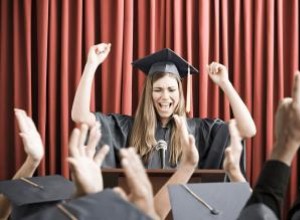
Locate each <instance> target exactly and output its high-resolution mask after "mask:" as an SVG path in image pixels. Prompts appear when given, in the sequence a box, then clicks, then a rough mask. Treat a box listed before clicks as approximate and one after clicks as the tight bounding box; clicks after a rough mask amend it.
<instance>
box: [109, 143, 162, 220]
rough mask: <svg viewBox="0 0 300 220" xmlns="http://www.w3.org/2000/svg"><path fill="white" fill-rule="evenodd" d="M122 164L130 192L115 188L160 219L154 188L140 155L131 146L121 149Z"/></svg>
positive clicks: (148, 213)
mask: <svg viewBox="0 0 300 220" xmlns="http://www.w3.org/2000/svg"><path fill="white" fill-rule="evenodd" d="M120 156H121V164H122V167H123V168H124V173H125V176H126V182H127V185H128V188H129V191H130V192H129V193H128V194H126V192H125V191H124V189H122V188H120V187H116V188H115V189H114V190H115V192H117V193H118V194H119V195H120V196H121V197H122V198H123V199H125V200H127V201H129V202H131V203H133V204H134V205H135V206H136V207H138V208H139V209H140V210H141V211H143V212H144V213H146V214H147V215H148V216H150V217H151V218H152V219H159V217H158V215H157V213H156V210H155V207H154V199H153V189H152V185H151V183H150V180H149V178H148V176H147V173H146V171H145V168H144V166H143V164H142V161H141V159H140V157H139V156H138V155H137V153H136V152H135V150H134V149H133V148H132V147H131V148H128V149H121V150H120Z"/></svg>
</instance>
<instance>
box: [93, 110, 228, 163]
mask: <svg viewBox="0 0 300 220" xmlns="http://www.w3.org/2000/svg"><path fill="white" fill-rule="evenodd" d="M95 116H96V119H97V121H100V123H101V130H102V138H101V142H100V144H99V147H101V146H102V145H103V144H107V145H109V146H110V152H109V154H108V155H107V157H106V159H105V161H104V163H103V167H119V166H120V163H119V158H118V150H120V149H121V148H124V147H128V143H129V137H130V132H131V129H132V125H133V121H134V118H133V117H131V116H127V115H120V114H108V115H105V114H102V113H100V112H97V113H95ZM187 123H188V130H189V133H190V134H192V135H194V137H195V141H196V146H197V148H198V151H199V155H200V160H199V165H198V168H205V169H220V168H222V161H223V155H224V150H225V148H226V146H227V145H228V141H229V131H228V125H227V124H226V123H224V122H223V121H222V120H220V119H214V120H213V119H208V118H206V119H200V118H191V119H187ZM169 134H170V126H167V127H166V128H163V127H161V126H160V125H159V124H158V127H157V129H156V134H155V138H156V140H161V139H163V140H165V141H166V142H167V143H168V142H169ZM168 149H169V148H168ZM169 155H170V152H169V150H167V152H166V161H165V164H166V167H167V168H174V167H172V166H171V164H170V163H169V162H168V161H169ZM146 168H151V169H155V168H161V162H160V156H159V153H158V152H156V151H153V153H152V155H150V157H149V162H148V164H147V165H146Z"/></svg>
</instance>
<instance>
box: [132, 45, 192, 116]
mask: <svg viewBox="0 0 300 220" xmlns="http://www.w3.org/2000/svg"><path fill="white" fill-rule="evenodd" d="M132 65H133V67H135V68H138V69H140V70H142V71H143V72H144V73H145V74H146V75H152V74H155V73H158V72H168V73H173V74H177V75H179V76H180V77H181V78H184V77H186V76H187V92H186V97H187V100H186V101H187V103H186V112H190V108H191V104H190V101H191V77H190V74H192V73H198V70H197V69H196V68H195V67H193V66H192V65H191V64H189V63H188V62H187V61H186V60H185V59H183V58H182V57H181V56H179V55H178V54H176V53H175V52H174V51H173V50H171V49H169V48H165V49H162V50H160V51H158V52H155V53H152V54H150V55H148V56H146V57H144V58H141V59H139V60H135V61H133V62H132Z"/></svg>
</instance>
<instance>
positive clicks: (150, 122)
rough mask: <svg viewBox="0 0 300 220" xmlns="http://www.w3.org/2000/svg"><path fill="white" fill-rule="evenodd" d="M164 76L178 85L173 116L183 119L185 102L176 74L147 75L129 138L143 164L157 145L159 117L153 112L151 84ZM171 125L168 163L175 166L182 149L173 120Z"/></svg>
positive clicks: (179, 80)
mask: <svg viewBox="0 0 300 220" xmlns="http://www.w3.org/2000/svg"><path fill="white" fill-rule="evenodd" d="M166 75H169V76H171V77H174V78H175V79H176V81H177V83H178V89H179V103H178V105H177V106H176V107H175V110H174V114H178V115H179V116H184V117H185V102H184V95H183V89H182V84H181V79H180V77H179V76H178V75H176V74H173V73H166V72H162V73H155V74H151V75H148V77H147V79H146V81H145V85H144V88H143V92H142V97H141V99H140V102H139V104H138V108H137V111H136V114H135V120H134V123H133V128H132V131H131V137H130V146H134V147H135V148H136V149H137V153H138V154H139V155H140V156H141V157H142V159H143V161H144V162H145V163H147V161H148V159H149V155H150V153H151V152H152V150H153V149H154V147H155V145H156V144H157V142H156V140H155V131H156V128H157V121H158V118H157V117H159V116H158V115H157V113H156V111H155V108H154V104H153V99H152V90H153V83H154V82H156V81H157V80H158V79H160V78H162V77H164V76H166ZM171 123H172V126H171V132H170V142H169V143H170V144H169V147H170V151H171V152H170V153H171V154H170V158H169V161H170V163H171V164H172V165H176V164H177V163H178V161H179V160H180V158H181V152H182V147H181V144H180V138H179V137H180V133H179V131H178V129H177V128H176V126H175V123H174V121H173V120H172V122H171Z"/></svg>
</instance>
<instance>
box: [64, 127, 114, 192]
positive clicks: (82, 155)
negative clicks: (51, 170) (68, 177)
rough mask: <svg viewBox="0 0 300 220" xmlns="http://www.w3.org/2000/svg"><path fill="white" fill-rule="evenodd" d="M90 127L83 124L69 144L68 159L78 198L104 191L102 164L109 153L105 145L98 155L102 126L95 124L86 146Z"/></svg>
mask: <svg viewBox="0 0 300 220" xmlns="http://www.w3.org/2000/svg"><path fill="white" fill-rule="evenodd" d="M87 133H88V126H87V125H86V124H82V125H81V127H80V129H78V128H75V129H74V130H73V132H72V134H71V137H70V142H69V150H70V157H69V158H68V159H67V160H68V162H69V164H70V166H71V171H72V178H73V180H74V182H75V184H76V188H77V196H82V195H86V194H90V193H96V192H100V191H102V190H103V179H102V173H101V169H100V167H101V164H102V162H103V160H104V158H105V156H106V154H107V153H108V151H109V147H108V146H107V145H104V146H103V147H102V148H101V149H100V150H99V151H98V152H97V153H96V146H97V143H98V141H99V140H100V138H101V131H100V124H99V123H95V124H94V125H93V126H92V127H91V130H90V134H89V138H88V141H87V144H86V145H85V141H86V137H87Z"/></svg>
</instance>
